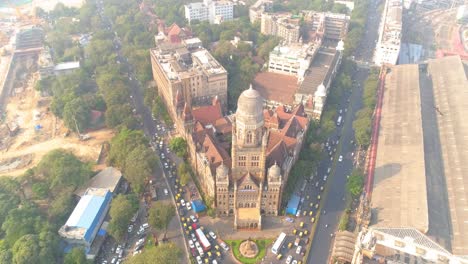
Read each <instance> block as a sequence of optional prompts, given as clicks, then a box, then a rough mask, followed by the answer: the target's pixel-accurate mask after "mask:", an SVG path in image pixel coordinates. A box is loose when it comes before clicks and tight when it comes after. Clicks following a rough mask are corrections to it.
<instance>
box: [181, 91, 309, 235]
mask: <svg viewBox="0 0 468 264" xmlns="http://www.w3.org/2000/svg"><path fill="white" fill-rule="evenodd" d="M180 106H181V108H180V109H181V110H180V111H179V113H180V117H181V119H182V120H184V124H185V126H186V128H187V125H188V124H190V125H189V126H190V127H191V131H192V132H191V134H190V140H189V141H191V142H193V146H194V148H193V151H194V153H191V156H192V157H193V166H194V168H195V170H196V171H197V174H198V176H199V178H200V183H201V186H202V188H203V189H204V191H205V193H207V194H208V195H210V196H213V197H214V198H215V207H216V212H217V215H218V216H234V219H235V220H234V226H235V228H258V229H260V228H261V227H262V216H263V215H267V216H275V215H278V212H279V210H280V205H281V193H282V191H283V189H284V187H285V185H286V181H287V178H288V175H289V172H290V170H291V167H292V165H293V164H294V162H295V161H296V160H297V158H298V155H299V152H300V148H301V146H302V142H303V138H304V135H305V133H306V130H307V127H308V123H309V120H308V118H307V115H306V113H305V111H304V107H303V106H302V105H300V106H298V107H296V108H294V109H292V110H289V109H287V108H286V107H284V106H279V107H277V108H276V109H274V110H269V109H266V110H264V109H263V106H264V100H263V98H262V97H261V96H260V94H259V93H258V92H257V91H256V90H254V89H252V88H250V89H248V90H246V91H244V92H243V93H242V94H241V95H240V97H239V101H238V107H237V111H236V113H235V114H234V115H232V116H224V117H223V116H222V111H221V109H222V108H221V106H220V103H219V100H218V99H217V98H215V99H214V100H213V103H212V105H208V106H203V107H199V108H194V109H192V110H189V109H188V108H182V105H180ZM182 109H185V110H182ZM186 131H188V130H187V129H186ZM185 135H187V136H188V133H185ZM229 152H230V153H231V155H229Z"/></svg>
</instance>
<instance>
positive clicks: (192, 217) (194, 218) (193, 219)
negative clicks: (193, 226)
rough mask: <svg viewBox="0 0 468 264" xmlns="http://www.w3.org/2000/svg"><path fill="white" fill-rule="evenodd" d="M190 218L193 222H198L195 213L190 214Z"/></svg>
mask: <svg viewBox="0 0 468 264" xmlns="http://www.w3.org/2000/svg"><path fill="white" fill-rule="evenodd" d="M190 219H191V220H192V222H194V223H196V222H197V221H198V220H197V218H196V217H195V216H194V215H191V216H190Z"/></svg>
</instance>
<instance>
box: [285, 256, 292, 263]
mask: <svg viewBox="0 0 468 264" xmlns="http://www.w3.org/2000/svg"><path fill="white" fill-rule="evenodd" d="M292 260H293V257H292V256H291V255H289V256H288V258H287V259H286V264H291V262H292Z"/></svg>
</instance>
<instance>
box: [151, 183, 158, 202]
mask: <svg viewBox="0 0 468 264" xmlns="http://www.w3.org/2000/svg"><path fill="white" fill-rule="evenodd" d="M150 194H151V200H153V201H156V200H157V199H158V195H157V193H156V188H155V187H154V186H153V185H150Z"/></svg>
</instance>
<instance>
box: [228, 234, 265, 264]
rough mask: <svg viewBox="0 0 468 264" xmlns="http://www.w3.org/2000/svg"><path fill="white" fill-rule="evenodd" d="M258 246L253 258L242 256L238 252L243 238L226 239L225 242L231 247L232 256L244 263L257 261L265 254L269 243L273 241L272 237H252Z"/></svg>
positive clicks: (248, 263) (251, 263) (252, 263)
mask: <svg viewBox="0 0 468 264" xmlns="http://www.w3.org/2000/svg"><path fill="white" fill-rule="evenodd" d="M251 241H253V242H255V244H256V245H257V248H258V254H257V255H256V256H255V257H253V258H247V257H244V256H243V255H242V254H241V252H240V245H241V244H242V242H244V240H242V239H238V240H226V243H227V244H228V245H229V246H230V247H231V249H232V253H233V254H234V257H235V258H236V259H237V260H239V261H240V262H242V263H244V264H255V263H259V262H260V261H261V260H262V259H263V258H264V257H265V255H266V250H267V247H268V246H269V245H271V244H272V243H273V239H252V240H251Z"/></svg>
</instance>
